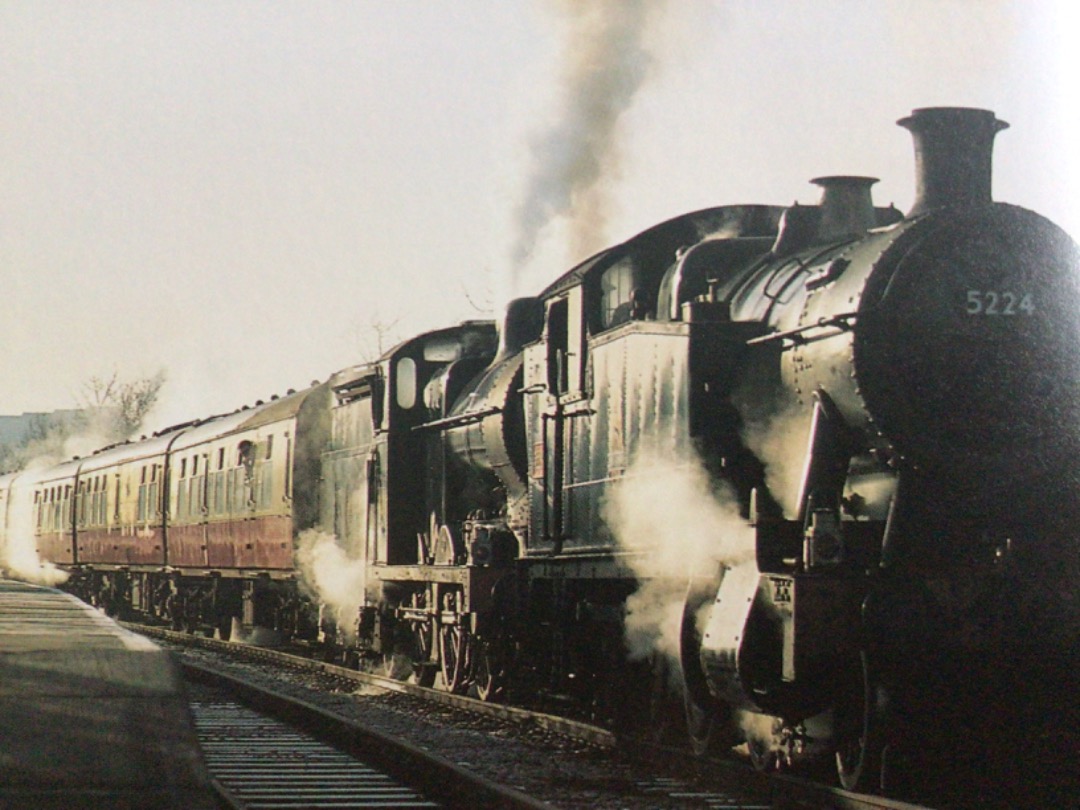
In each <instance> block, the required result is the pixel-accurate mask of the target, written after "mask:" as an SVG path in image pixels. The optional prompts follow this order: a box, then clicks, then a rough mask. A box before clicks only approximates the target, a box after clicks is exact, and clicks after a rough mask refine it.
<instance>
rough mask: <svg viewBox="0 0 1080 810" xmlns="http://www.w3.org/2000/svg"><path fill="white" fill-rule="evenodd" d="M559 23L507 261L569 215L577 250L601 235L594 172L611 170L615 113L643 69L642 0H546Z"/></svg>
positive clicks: (523, 256)
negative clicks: (551, 95)
mask: <svg viewBox="0 0 1080 810" xmlns="http://www.w3.org/2000/svg"><path fill="white" fill-rule="evenodd" d="M552 5H554V6H555V7H556V8H557V10H558V12H559V14H560V17H561V19H562V21H563V22H564V24H565V26H566V38H565V43H564V47H563V53H564V55H565V63H564V67H563V71H562V77H561V96H560V99H559V102H558V103H559V109H558V110H557V111H556V115H555V120H554V122H553V123H552V125H551V127H550V128H549V129H548V130H547V131H546V132H543V133H542V134H540V135H538V136H537V137H536V138H535V139H534V140H533V141H532V144H531V151H532V158H533V168H532V171H531V175H530V178H529V181H528V184H527V190H526V193H525V197H524V200H523V202H522V204H521V206H520V208H519V210H518V212H517V225H516V231H517V237H516V242H515V244H514V247H513V254H512V259H513V264H514V266H515V267H520V266H521V265H522V264H523V263H525V262H526V261H527V260H528V258H529V257H530V255H531V254H532V252H533V250H534V248H535V246H536V243H537V241H538V239H539V237H540V235H541V232H542V231H543V230H544V229H545V228H546V227H547V226H548V225H549V224H551V223H552V221H553V220H555V219H556V218H559V217H565V218H567V219H568V220H569V227H570V229H571V230H570V235H569V241H570V245H569V247H570V249H571V250H572V251H573V254H574V255H575V256H578V257H582V256H584V255H587V254H588V253H590V252H592V250H594V249H595V245H596V244H597V241H596V240H597V239H602V238H603V237H604V235H603V227H604V224H605V222H606V218H607V215H608V211H607V204H606V200H605V196H604V185H603V184H602V183H601V179H602V178H603V177H605V176H607V175H610V174H612V173H614V172H617V169H618V154H617V149H616V136H617V124H618V121H619V117H620V116H621V115H622V113H623V112H625V111H626V110H627V109H628V108H629V107H630V105H631V103H632V101H633V99H634V96H635V94H636V93H637V91H638V90H639V89H640V88H641V86H642V85H643V84H644V83H645V80H646V79H647V78H648V75H649V67H650V62H651V60H650V57H649V54H648V53H647V51H646V49H645V47H644V44H643V40H644V35H645V32H646V30H647V25H646V23H647V21H648V17H649V13H650V12H651V11H653V10H655V9H656V8H657V7H658V5H659V4H657V3H650V2H648V1H647V0H594V2H589V3H579V2H577V0H553V2H552Z"/></svg>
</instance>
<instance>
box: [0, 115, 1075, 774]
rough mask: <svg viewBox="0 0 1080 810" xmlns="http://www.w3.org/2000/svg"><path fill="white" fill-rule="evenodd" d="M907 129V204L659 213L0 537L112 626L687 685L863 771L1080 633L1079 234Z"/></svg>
mask: <svg viewBox="0 0 1080 810" xmlns="http://www.w3.org/2000/svg"><path fill="white" fill-rule="evenodd" d="M900 124H901V125H902V126H904V127H905V128H907V129H908V130H910V131H911V133H912V134H913V136H914V138H915V146H916V170H917V195H916V197H917V199H916V202H915V204H914V207H913V208H912V210H910V211H908V212H907V213H906V214H904V213H901V212H900V211H898V210H896V209H895V208H892V207H889V208H883V207H876V206H875V205H874V204H873V202H872V199H871V193H870V189H871V185H872V184H873V182H874V180H873V179H872V178H866V177H824V178H819V179H817V180H815V181H814V182H815V183H816V184H817V185H818V186H820V187H821V189H822V195H821V200H820V203H819V204H816V205H795V206H791V207H778V206H769V205H736V206H723V207H717V208H711V209H707V210H702V211H697V212H694V213H690V214H686V215H683V216H679V217H676V218H674V219H671V220H668V221H666V222H663V223H661V224H659V225H656V226H655V227H652V228H650V229H649V230H646V231H644V232H643V233H641V234H639V235H637V236H635V237H633V238H632V239H630V240H628V241H626V242H624V243H622V244H619V245H616V246H614V247H611V248H608V249H606V250H604V251H602V252H600V253H598V254H597V255H595V256H593V257H592V258H590V259H588V260H587V261H585V262H583V263H582V264H580V265H578V266H577V267H574V268H573V269H572V270H570V271H569V272H567V273H565V274H564V275H562V276H560V277H559V278H558V279H556V280H555V281H554V282H553V283H552V284H551V285H550V286H548V287H547V288H546V289H544V290H543V291H542V292H540V293H539V294H538V295H536V296H535V297H531V298H521V299H517V300H515V301H513V302H512V303H511V304H510V306H509V307H508V308H507V311H506V315H505V318H504V320H503V322H502V323H501V324H499V328H498V329H497V328H496V326H495V325H493V324H491V323H488V322H479V321H477V322H466V323H463V324H461V325H458V326H455V327H450V328H446V329H441V330H437V331H432V332H427V333H424V334H421V335H417V336H416V337H414V338H411V339H409V340H406V341H404V342H403V343H401V344H400V345H398V346H396V347H395V348H393V349H392V350H390V351H388V352H386V353H385V354H384V355H383V356H382V357H380V358H379V359H378V360H377V361H375V362H372V363H369V364H365V365H362V366H358V367H355V368H351V369H347V370H344V371H341V372H339V373H337V374H335V375H333V376H332V377H331V378H330V379H329V380H328V381H327V382H326V383H322V384H318V385H315V386H313V387H311V388H309V389H307V390H304V391H301V392H299V393H290V394H289V395H288V396H285V397H283V398H281V399H278V400H274V401H271V402H269V403H262V404H260V405H257V406H256V407H254V408H251V409H247V410H244V411H240V412H237V413H235V414H231V415H227V416H221V417H214V418H209V419H206V420H203V421H200V422H197V423H192V424H190V425H185V426H180V427H177V428H174V429H171V430H168V431H165V432H163V433H161V434H159V435H157V436H155V437H154V438H151V439H147V440H144V441H137V442H130V443H127V444H124V445H121V446H118V447H114V448H111V449H108V450H106V451H103V452H101V453H98V454H96V455H94V456H91V457H88V458H84V459H79V460H74V461H69V462H67V463H65V464H62V465H59V466H56V467H52V468H50V469H47V470H44V471H36V472H26V473H22V474H12V475H8V476H6V477H5V478H2V479H0V510H3V511H2V514H3V515H4V518H5V530H6V531H7V532H8V533H9V534H10V533H11V532H12V531H14V530H15V527H14V525H13V523H14V517H13V516H14V515H15V514H16V512H17V509H16V501H17V500H18V498H19V497H20V493H22V496H23V497H25V498H26V499H28V500H32V514H33V517H32V519H31V521H30V523H31V524H32V526H31V530H32V532H33V536H34V538H35V543H36V548H37V549H38V551H39V552H40V554H41V555H42V557H44V558H47V559H48V560H51V561H53V562H54V563H56V564H58V565H60V566H61V567H63V568H65V569H67V570H69V571H70V572H71V574H72V577H71V580H70V583H71V587H72V588H73V589H75V590H76V592H78V593H81V594H83V595H85V596H87V597H89V598H90V599H92V600H94V601H95V602H97V603H99V604H102V605H105V606H107V607H109V608H110V609H112V610H116V611H121V610H128V609H135V610H139V611H142V612H145V613H150V614H154V615H157V616H159V617H161V618H164V619H167V620H170V621H172V622H174V623H176V624H177V625H184V626H190V627H195V626H199V625H202V626H208V625H209V626H214V627H217V628H220V630H221V631H222V632H223V633H227V632H229V630H230V628H231V627H232V626H234V625H235V624H237V623H239V624H242V625H244V626H247V627H251V626H260V625H261V626H270V627H275V628H277V629H278V630H279V631H282V632H284V633H286V634H287V635H289V636H293V637H298V638H311V639H315V638H322V639H324V640H325V639H331V640H333V642H334V643H335V644H336V645H337V646H338V647H339V648H342V649H347V650H349V651H351V653H352V654H353V655H362V656H371V657H380V658H382V659H384V660H386V661H388V662H393V664H394V667H395V669H396V670H398V671H403V672H408V673H411V675H412V676H413V677H415V678H416V679H417V680H419V681H421V682H423V683H428V684H432V683H438V684H439V685H441V686H443V687H444V688H446V689H450V690H454V691H462V692H463V691H472V692H474V693H475V694H478V695H480V696H481V697H485V698H497V697H499V696H500V695H501V694H502V693H503V692H505V691H506V690H519V691H531V692H538V693H541V694H544V695H548V696H550V697H551V698H552V699H554V698H556V697H564V698H568V699H572V700H573V701H574V702H575V703H576V704H578V705H581V706H588V707H591V711H593V712H594V714H595V715H596V716H599V717H602V718H604V719H615V720H617V719H619V717H621V716H623V715H626V714H630V713H638V714H641V715H645V714H646V713H647V712H650V711H651V712H655V713H658V712H660V711H662V707H663V706H664V704H665V701H668V702H670V698H671V695H670V694H668V692H669V691H670V689H669V688H668V687H667V686H666V683H667V681H668V680H669V679H667V678H665V677H663V675H665V674H666V675H674V677H673V678H671V679H670V680H673V681H674V682H675V684H676V688H675V692H674V694H676V695H677V700H678V707H679V709H678V713H679V714H680V715H682V717H683V718H684V719H685V726H686V728H687V730H688V731H689V736H690V739H691V741H692V744H693V747H694V748H695V749H696V750H697V751H699V752H703V751H707V750H711V749H714V748H723V747H728V746H735V745H738V744H741V743H745V744H746V745H747V747H748V750H749V751H750V754H751V756H752V757H753V759H754V760H755V762H756V763H757V764H759V765H762V766H769V765H772V764H774V763H776V762H777V761H798V760H799V759H800V757H809V758H811V759H813V758H820V757H828V758H835V760H836V763H837V769H838V772H839V776H840V780H841V782H842V783H843V784H844V785H845V786H848V787H853V788H855V787H863V786H866V785H874V784H879V783H880V778H881V776H880V774H881V769H882V761H883V758H884V757H885V755H886V753H887V752H888V751H889V749H890V746H895V745H899V744H900V743H901V742H902V740H903V738H904V734H905V733H906V730H907V729H909V728H910V727H911V726H912V724H920V723H921V724H922V725H924V726H925V725H928V724H932V723H933V722H935V721H934V720H932V719H931V718H936V717H937V718H940V717H947V716H952V715H951V714H950V711H952V709H953V708H954V707H962V706H963V705H964V704H965V703H966V702H968V701H971V700H981V698H979V697H977V696H978V695H981V694H983V693H984V692H985V691H986V689H985V687H986V686H987V685H988V684H996V683H999V679H998V678H999V675H1000V668H1001V667H1000V662H1001V661H1004V660H1008V661H1009V662H1010V667H1011V668H1012V669H1013V670H1014V671H1016V670H1017V668H1019V671H1021V672H1023V671H1025V668H1026V667H1031V668H1032V669H1031V670H1027V671H1032V672H1033V671H1034V668H1035V667H1038V668H1039V671H1040V672H1041V671H1045V670H1046V669H1047V668H1048V667H1047V665H1046V662H1048V661H1049V662H1058V661H1062V662H1063V661H1066V660H1068V657H1069V656H1070V654H1071V653H1070V651H1075V649H1076V648H1077V641H1078V636H1080V633H1078V628H1080V621H1078V618H1080V617H1078V610H1077V603H1076V598H1075V582H1076V581H1077V580H1078V579H1080V562H1078V560H1080V555H1078V553H1077V542H1076V535H1075V532H1076V529H1075V527H1076V526H1077V525H1080V521H1078V519H1080V497H1078V492H1080V490H1078V484H1080V413H1078V410H1080V358H1078V348H1080V254H1078V248H1077V245H1076V244H1075V243H1074V242H1073V241H1072V239H1070V238H1069V237H1068V236H1067V235H1066V234H1065V233H1064V232H1063V231H1062V230H1061V229H1059V228H1058V227H1057V226H1055V225H1054V224H1052V223H1051V222H1049V221H1048V220H1046V219H1045V218H1043V217H1042V216H1040V215H1038V214H1036V213H1033V212H1031V211H1027V210H1024V209H1022V208H1018V207H1016V206H1012V205H1008V204H1004V203H998V202H994V201H993V200H992V198H991V160H992V144H993V140H994V137H995V135H996V133H997V132H998V131H999V130H1000V129H1002V128H1003V127H1004V126H1005V124H1004V123H1002V122H1001V121H999V120H997V118H996V117H995V116H994V115H993V113H990V112H988V111H984V110H973V109H963V108H929V109H921V110H916V111H915V112H914V113H913V114H912V115H911V116H910V117H908V118H905V119H903V120H902V121H901V122H900ZM328 538H329V539H328ZM320 542H331V543H332V544H333V545H334V547H335V548H336V549H337V551H338V552H339V553H340V555H341V558H340V559H342V560H343V561H345V562H343V563H342V565H343V566H344V565H348V566H355V567H356V569H357V571H358V575H357V577H356V578H355V579H354V580H352V581H351V584H350V585H349V588H348V591H349V593H348V595H347V596H348V598H346V599H344V600H343V601H339V602H332V601H331V600H330V598H329V597H328V596H327V595H326V594H324V593H322V592H321V591H316V590H315V589H313V587H312V586H311V584H310V583H308V584H303V583H301V582H300V580H301V577H300V575H299V573H298V572H299V570H300V569H301V568H302V567H304V566H305V565H306V564H307V563H306V562H305V561H304V560H302V559H300V555H302V554H308V553H309V552H310V553H311V554H315V553H317V552H318V550H319V548H318V544H319V543H320ZM1016 680H1018V681H1023V680H1025V679H1024V677H1023V676H1018V677H1017V679H1016ZM654 683H659V684H660V686H654ZM1010 683H1012V682H1011V681H1010ZM980 685H981V686H980ZM627 696H631V697H630V698H628V697H627ZM973 696H975V697H973ZM957 711H958V712H959V714H958V715H957V716H966V715H964V713H963V711H962V710H961V709H957ZM656 716H658V715H656ZM927 721H929V723H928V722H927Z"/></svg>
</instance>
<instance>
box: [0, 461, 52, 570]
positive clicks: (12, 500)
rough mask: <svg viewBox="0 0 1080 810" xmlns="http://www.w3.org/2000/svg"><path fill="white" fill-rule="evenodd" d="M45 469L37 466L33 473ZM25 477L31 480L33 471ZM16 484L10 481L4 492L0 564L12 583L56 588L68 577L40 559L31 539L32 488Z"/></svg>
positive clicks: (1, 517)
mask: <svg viewBox="0 0 1080 810" xmlns="http://www.w3.org/2000/svg"><path fill="white" fill-rule="evenodd" d="M45 466H46V465H45V464H43V463H42V464H38V465H36V467H35V468H34V469H43V468H44V467H45ZM27 473H29V474H30V475H31V477H32V473H33V470H32V469H31V470H28V471H27ZM20 477H23V476H20ZM20 483H21V482H20V481H19V479H18V478H16V479H15V480H14V482H13V484H12V486H11V488H10V489H9V490H8V500H7V503H6V511H5V513H4V514H2V515H0V519H2V520H3V521H4V524H3V532H2V538H3V543H2V544H0V563H2V567H3V569H4V573H5V575H6V576H9V577H12V578H14V579H19V580H22V581H24V582H31V583H33V584H35V585H48V586H55V585H60V584H62V583H63V582H65V581H66V580H67V578H68V573H67V572H66V571H63V570H61V569H60V568H57V567H56V565H55V564H54V563H52V562H50V561H49V560H42V559H41V555H40V554H39V553H38V548H37V539H36V537H35V535H34V489H33V486H32V484H23V485H20Z"/></svg>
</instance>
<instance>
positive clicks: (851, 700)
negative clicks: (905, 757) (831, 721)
mask: <svg viewBox="0 0 1080 810" xmlns="http://www.w3.org/2000/svg"><path fill="white" fill-rule="evenodd" d="M835 718H836V720H835V722H836V773H837V776H838V777H839V779H840V786H841V787H843V788H845V789H846V790H857V791H861V792H867V791H879V790H881V788H882V765H883V764H884V757H883V752H884V742H883V739H882V737H883V723H882V720H881V718H880V716H879V713H878V710H877V690H876V687H875V685H874V682H873V678H872V677H871V673H870V668H869V665H868V662H867V658H866V653H861V654H860V656H859V660H858V661H853V662H852V665H851V666H850V667H849V668H848V669H847V670H846V671H845V673H844V674H843V676H842V685H841V692H840V697H839V699H838V701H837V705H836V709H835Z"/></svg>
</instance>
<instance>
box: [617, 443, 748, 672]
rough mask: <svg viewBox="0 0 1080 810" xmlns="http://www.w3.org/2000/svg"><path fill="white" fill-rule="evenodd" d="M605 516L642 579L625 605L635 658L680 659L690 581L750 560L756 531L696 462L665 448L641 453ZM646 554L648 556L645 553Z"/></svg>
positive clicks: (728, 494)
mask: <svg viewBox="0 0 1080 810" xmlns="http://www.w3.org/2000/svg"><path fill="white" fill-rule="evenodd" d="M604 519H605V521H606V522H607V523H608V525H609V526H610V527H611V529H612V531H613V533H614V535H615V537H616V539H617V541H618V544H619V546H620V548H621V549H622V550H623V551H625V552H628V555H629V560H630V561H631V562H630V565H631V566H632V568H633V572H634V575H635V577H636V578H637V580H638V582H639V587H638V589H637V590H636V591H635V592H634V593H633V594H632V595H631V596H630V597H629V598H628V599H627V603H626V644H627V647H628V649H629V652H630V655H631V657H632V658H634V659H643V658H646V657H648V656H650V655H652V654H653V653H661V654H663V655H665V656H667V657H668V658H670V659H672V660H677V659H678V657H679V632H680V622H681V619H682V609H683V603H684V601H685V599H686V583H687V581H688V579H689V578H690V577H691V576H695V575H698V576H700V575H701V572H704V571H717V570H718V568H719V567H720V566H725V567H734V566H737V565H740V564H742V563H745V562H747V561H749V560H752V559H753V556H754V533H753V530H752V529H751V527H750V526H749V525H748V524H747V522H746V520H745V519H743V518H742V517H741V516H740V514H739V509H738V504H737V503H736V501H735V499H734V496H733V495H732V493H731V492H730V491H729V490H728V489H727V488H726V487H725V486H724V485H722V484H721V485H719V486H718V485H717V482H716V481H715V480H713V479H710V477H709V475H708V473H707V472H706V471H705V469H704V467H703V466H702V464H701V463H700V461H699V460H698V459H697V458H695V457H688V458H679V457H676V456H675V455H674V454H673V453H671V452H664V451H661V450H650V451H645V452H642V453H639V454H638V457H637V460H636V461H635V462H634V463H633V464H632V465H631V468H630V469H629V471H628V472H627V475H626V476H625V477H624V478H623V479H622V480H621V481H620V482H619V483H618V484H617V485H616V486H614V487H613V488H612V490H611V492H610V494H609V496H608V499H607V501H606V503H605V506H604ZM642 549H650V552H649V553H648V554H645V555H641V554H640V552H641V550H642Z"/></svg>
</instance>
